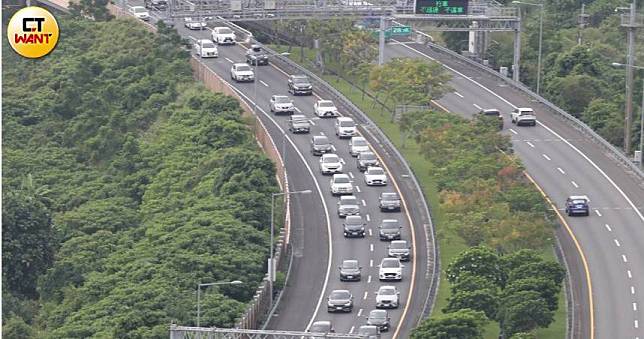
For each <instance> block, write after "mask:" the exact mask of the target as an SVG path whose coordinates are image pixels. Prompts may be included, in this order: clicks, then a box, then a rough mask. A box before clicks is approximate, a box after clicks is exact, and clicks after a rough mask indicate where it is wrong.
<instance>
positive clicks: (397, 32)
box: [389, 26, 411, 36]
mask: <svg viewBox="0 0 644 339" xmlns="http://www.w3.org/2000/svg"><path fill="white" fill-rule="evenodd" d="M389 31H391V35H393V36H407V35H410V34H411V26H393V27H391V28H389Z"/></svg>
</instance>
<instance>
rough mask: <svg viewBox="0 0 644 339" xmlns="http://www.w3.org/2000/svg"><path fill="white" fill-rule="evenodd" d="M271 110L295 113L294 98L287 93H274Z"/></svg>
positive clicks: (273, 111) (276, 112)
mask: <svg viewBox="0 0 644 339" xmlns="http://www.w3.org/2000/svg"><path fill="white" fill-rule="evenodd" d="M270 106H271V112H272V113H275V114H278V113H288V114H293V113H295V106H294V105H293V100H291V98H289V97H288V96H286V95H273V96H271V100H270Z"/></svg>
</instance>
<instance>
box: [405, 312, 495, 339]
mask: <svg viewBox="0 0 644 339" xmlns="http://www.w3.org/2000/svg"><path fill="white" fill-rule="evenodd" d="M487 323H488V319H487V318H486V317H485V314H484V313H483V312H479V311H473V310H470V309H462V310H458V311H456V312H452V313H447V314H444V315H441V316H439V317H435V318H430V319H428V320H425V321H423V322H422V323H421V324H420V326H418V327H416V328H415V329H414V330H413V332H412V333H411V338H412V339H452V338H459V339H479V338H483V327H484V326H485V325H486V324H487Z"/></svg>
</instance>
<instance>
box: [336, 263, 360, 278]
mask: <svg viewBox="0 0 644 339" xmlns="http://www.w3.org/2000/svg"><path fill="white" fill-rule="evenodd" d="M338 269H339V270H340V281H360V278H361V276H362V275H361V273H360V270H361V269H362V267H360V264H359V263H358V260H354V259H351V260H343V261H342V265H341V266H339V267H338Z"/></svg>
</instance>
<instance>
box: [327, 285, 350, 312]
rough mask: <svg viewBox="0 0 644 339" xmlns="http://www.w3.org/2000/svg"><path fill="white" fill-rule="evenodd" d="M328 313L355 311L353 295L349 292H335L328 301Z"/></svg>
mask: <svg viewBox="0 0 644 339" xmlns="http://www.w3.org/2000/svg"><path fill="white" fill-rule="evenodd" d="M327 311H329V312H338V311H340V312H351V311H353V295H351V292H349V291H347V290H333V291H332V292H331V294H329V298H328V299H327Z"/></svg>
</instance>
